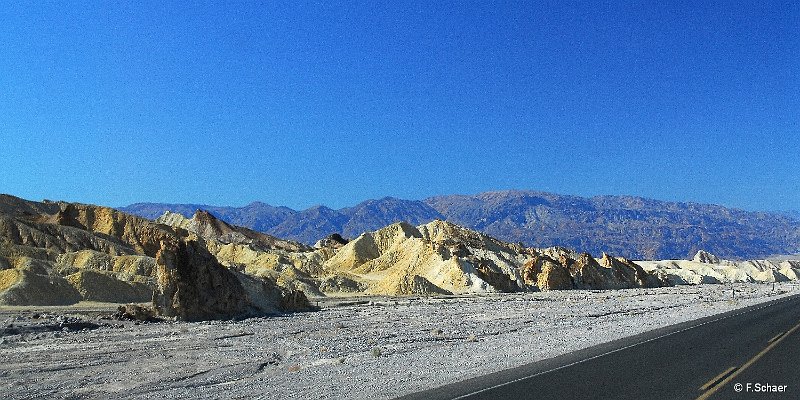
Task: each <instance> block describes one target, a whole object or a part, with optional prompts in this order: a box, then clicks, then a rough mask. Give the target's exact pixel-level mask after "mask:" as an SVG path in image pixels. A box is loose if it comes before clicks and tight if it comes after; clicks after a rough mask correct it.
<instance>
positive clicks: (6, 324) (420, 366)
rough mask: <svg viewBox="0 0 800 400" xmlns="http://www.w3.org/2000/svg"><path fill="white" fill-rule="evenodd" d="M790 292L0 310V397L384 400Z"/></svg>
mask: <svg viewBox="0 0 800 400" xmlns="http://www.w3.org/2000/svg"><path fill="white" fill-rule="evenodd" d="M734 290H735V293H734ZM798 291H800V283H797V282H787V283H778V284H775V285H772V284H736V285H698V286H678V287H672V288H658V289H630V290H619V291H579V290H572V291H552V292H542V293H525V294H496V295H485V296H463V297H461V296H451V297H444V298H355V299H347V298H327V299H320V300H319V305H320V307H321V308H322V309H321V311H316V312H308V313H301V314H294V315H285V316H274V317H268V318H251V319H247V320H242V321H212V322H196V323H187V322H162V323H140V324H136V323H133V322H130V321H117V320H113V319H105V318H103V316H104V315H107V314H111V312H112V311H113V309H114V307H115V306H114V305H109V304H96V303H95V304H92V303H81V304H79V305H77V306H72V307H14V308H10V307H5V308H2V309H0V321H2V325H0V335H2V336H0V378H2V380H0V397H2V398H8V399H13V398H31V397H39V398H109V397H110V398H154V397H159V398H170V399H171V398H197V397H201V398H248V399H249V398H269V399H272V398H275V399H278V398H281V399H283V398H303V399H312V398H313V399H317V398H319V399H343V398H350V399H386V398H392V397H396V396H399V395H403V394H406V393H410V392H415V391H419V390H423V389H427V388H432V387H436V386H440V385H443V384H447V383H452V382H458V381H461V380H464V379H467V378H470V377H474V376H479V375H483V374H487V373H490V372H494V371H498V370H501V369H505V368H510V367H514V366H518V365H521V364H525V363H529V362H533V361H537V360H542V359H545V358H550V357H554V356H557V355H560V354H564V353H567V352H570V351H573V350H577V349H581V348H585V347H589V346H592V345H595V344H599V343H602V342H607V341H611V340H614V339H618V338H622V337H625V336H630V335H634V334H637V333H641V332H644V331H647V330H651V329H655V328H658V327H663V326H668V325H672V324H675V323H679V322H683V321H687V320H692V319H696V318H701V317H705V316H709V315H713V314H717V313H721V312H725V311H730V310H733V309H737V308H740V307H745V306H749V305H753V304H757V303H761V302H764V301H768V300H772V299H776V298H779V297H782V296H787V295H790V294H794V293H797V292H798ZM709 340H713V338H710V339H709Z"/></svg>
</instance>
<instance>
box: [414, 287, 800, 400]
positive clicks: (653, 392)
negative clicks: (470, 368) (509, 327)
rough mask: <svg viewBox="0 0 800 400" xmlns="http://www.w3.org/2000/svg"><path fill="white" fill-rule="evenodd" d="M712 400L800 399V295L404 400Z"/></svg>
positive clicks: (449, 386)
mask: <svg viewBox="0 0 800 400" xmlns="http://www.w3.org/2000/svg"><path fill="white" fill-rule="evenodd" d="M748 383H749V384H750V386H749V389H748V386H747V384H748ZM737 384H741V392H736V390H735V389H737V388H738V386H737ZM764 385H772V386H769V387H767V388H768V389H772V390H781V389H780V387H778V386H779V385H786V387H784V388H783V390H784V391H783V392H764V391H763V390H765V389H764V388H765V386H764ZM757 389H758V390H762V391H758V392H757V391H756V390H757ZM707 398H708V399H739V398H741V399H754V398H758V399H765V398H776V399H800V295H795V296H792V297H788V298H784V299H780V300H776V301H773V302H770V303H766V304H762V305H757V306H753V307H749V308H746V309H743V310H737V311H732V312H729V313H726V314H722V315H717V316H712V317H708V318H703V319H701V320H697V321H690V322H686V323H682V324H678V325H674V326H671V327H667V328H662V329H658V330H655V331H651V332H646V333H643V334H640V335H637V336H634V337H631V338H626V339H621V340H617V341H614V342H611V343H606V344H602V345H599V346H595V347H592V348H589V349H584V350H581V351H577V352H573V353H570V354H567V355H564V356H561V357H556V358H553V359H550V360H544V361H540V362H536V363H532V364H529V365H525V366H522V367H518V368H514V369H510V370H506V371H501V372H497V373H494V374H490V375H486V376H482V377H478V378H474V379H470V380H467V381H464V382H459V383H456V384H452V385H447V386H443V387H440V388H436V389H432V390H428V391H425V392H420V393H415V394H412V395H409V396H405V397H403V398H402V399H404V400H412V399H470V400H478V399H493V400H494V399H707Z"/></svg>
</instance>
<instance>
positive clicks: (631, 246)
mask: <svg viewBox="0 0 800 400" xmlns="http://www.w3.org/2000/svg"><path fill="white" fill-rule="evenodd" d="M194 206H197V205H191V204H162V203H137V204H132V205H130V206H126V207H122V208H120V210H122V211H126V212H130V213H133V214H136V215H140V216H143V217H145V218H151V219H155V218H157V217H158V216H160V215H161V214H163V212H164V211H171V212H177V213H181V214H184V215H185V216H187V217H190V216H191V215H192V214H194V212H195V211H196V209H191V208H192V207H194ZM197 208H202V209H205V210H208V211H209V212H211V213H213V214H214V215H215V216H217V217H218V218H220V219H222V220H224V221H226V222H228V223H232V224H234V225H240V226H245V227H248V228H251V229H254V230H257V231H260V232H264V233H267V234H270V235H274V236H277V237H280V238H284V239H291V240H297V241H300V242H303V243H306V244H312V243H314V242H316V241H317V240H319V239H321V238H324V237H325V236H327V235H329V234H332V233H340V234H342V235H343V236H345V237H350V238H354V237H356V236H358V235H359V234H361V233H363V232H366V231H370V230H375V229H378V228H380V227H382V226H386V225H388V224H390V223H393V222H398V221H406V222H409V223H411V224H412V225H419V224H424V223H427V222H430V221H432V220H435V219H442V220H447V221H450V222H454V223H457V224H459V225H463V226H466V227H469V228H471V229H476V230H478V231H481V232H483V233H486V234H489V235H492V236H494V237H497V238H499V239H502V240H506V241H509V242H522V243H524V244H525V245H527V246H534V247H549V246H564V247H571V248H576V249H579V250H581V251H586V252H589V253H592V254H601V253H602V252H607V253H613V254H620V255H622V256H625V257H627V258H632V259H670V258H687V257H688V258H690V257H692V256H693V255H694V254H695V253H696V252H697V251H699V250H708V251H711V252H713V253H715V254H719V255H720V256H722V257H726V258H731V259H746V258H758V257H767V256H772V255H776V254H794V253H798V252H800V219H797V218H793V217H792V216H789V215H786V214H781V213H769V212H759V211H746V210H741V209H737V208H729V207H724V206H720V205H713V204H703V203H695V202H674V201H662V200H655V199H648V198H644V197H638V196H627V195H622V196H615V195H603V196H593V197H581V196H575V195H560V194H555V193H548V192H542V191H533V190H528V191H526V190H506V191H491V192H483V193H478V194H475V195H443V196H434V197H429V198H427V199H424V200H403V199H398V198H394V197H384V198H381V199H370V200H365V201H363V202H361V203H359V204H356V205H354V206H351V207H344V208H341V209H338V210H336V209H332V208H329V207H326V206H315V207H311V208H309V209H306V210H301V211H297V210H293V209H291V208H288V207H275V206H271V205H268V204H265V203H261V202H254V203H251V204H248V205H246V206H243V207H219V206H199V207H197Z"/></svg>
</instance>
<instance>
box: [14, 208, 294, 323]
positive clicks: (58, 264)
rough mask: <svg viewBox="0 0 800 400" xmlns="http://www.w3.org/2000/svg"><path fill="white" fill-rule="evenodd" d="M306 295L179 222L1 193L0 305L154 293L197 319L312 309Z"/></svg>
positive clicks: (171, 309) (167, 308)
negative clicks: (226, 255)
mask: <svg viewBox="0 0 800 400" xmlns="http://www.w3.org/2000/svg"><path fill="white" fill-rule="evenodd" d="M228 233H230V232H225V233H224V234H228ZM245 233H246V232H245ZM224 234H223V235H224ZM242 235H243V236H244V237H245V238H246V239H247V240H255V239H254V238H252V237H247V235H246V234H242ZM253 236H254V237H255V238H256V239H257V238H260V237H261V236H263V235H261V234H257V233H254V235H253ZM280 244H282V243H280V242H279V243H278V244H275V245H276V246H279V245H280ZM300 246H301V247H302V245H300ZM303 299H304V296H302V293H299V294H298V293H296V292H295V291H293V290H291V289H288V288H283V287H279V286H278V285H276V284H275V283H273V282H268V281H266V280H264V279H260V278H256V277H253V276H249V275H246V274H242V273H237V272H235V271H232V270H230V269H228V268H225V267H223V266H222V265H220V264H219V263H218V262H217V261H216V259H215V258H214V257H213V256H212V255H211V254H210V253H209V252H208V250H207V248H206V245H205V241H204V240H202V238H200V237H198V236H197V235H195V234H194V233H191V232H189V231H187V230H185V229H183V228H180V227H171V226H168V225H164V224H159V223H155V222H152V221H149V220H146V219H144V218H141V217H137V216H133V215H130V214H126V213H123V212H120V211H117V210H114V209H111V208H107V207H99V206H93V205H84V204H75V203H53V202H44V203H37V202H30V201H26V200H22V199H18V198H14V197H13V196H3V197H2V198H0V304H6V305H64V304H72V303H75V302H77V301H81V300H86V301H112V302H148V301H152V302H153V304H154V306H156V308H157V309H158V310H159V311H160V312H161V314H162V315H165V316H174V317H178V318H182V319H187V320H197V319H216V318H232V317H239V316H246V315H259V314H265V313H275V312H285V311H293V310H298V309H307V308H308V307H309V306H308V302H307V301H305V302H304V301H303Z"/></svg>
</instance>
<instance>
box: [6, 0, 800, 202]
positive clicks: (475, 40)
mask: <svg viewBox="0 0 800 400" xmlns="http://www.w3.org/2000/svg"><path fill="white" fill-rule="evenodd" d="M22 3H23V4H24V5H17V6H12V5H7V4H4V5H3V7H2V8H0V192H6V193H10V194H14V195H17V196H22V197H25V198H30V199H42V198H48V199H54V200H55V199H64V200H70V201H80V202H86V203H96V204H104V205H111V206H121V205H125V204H128V203H132V202H138V201H158V202H192V203H205V204H217V205H243V204H246V203H249V202H251V201H254V200H261V201H265V202H267V203H270V204H275V205H288V206H290V207H294V208H305V207H308V206H310V205H313V204H326V205H329V206H333V207H341V206H345V205H351V204H355V203H357V202H359V201H361V200H364V199H367V198H376V197H383V196H396V197H400V198H407V199H421V198H425V197H427V196H431V195H437V194H453V193H464V194H470V193H477V192H481V191H488V190H498V189H511V188H517V189H536V190H545V191H552V192H557V193H565V194H577V195H596V194H632V195H641V196H646V197H652V198H657V199H665V200H679V201H698V202H710V203H717V204H724V205H728V206H735V207H739V208H745V209H751V210H785V209H795V210H797V209H800V174H799V173H798V171H800V150H799V149H800V124H799V122H800V6H798V4H797V3H796V2H793V1H781V2H769V1H765V2H760V1H743V2H741V4H739V5H735V3H739V2H734V1H709V2H700V3H704V4H702V5H698V4H696V3H698V2H692V1H685V2H652V1H645V2H635V3H634V2H630V3H629V2H619V3H617V2H611V3H607V2H598V3H594V2H592V4H588V2H583V1H579V2H574V3H575V4H569V5H567V4H564V3H567V2H562V1H553V2H531V1H526V2H514V3H512V2H498V3H490V2H475V3H470V2H461V1H459V2H453V3H448V4H445V3H444V2H430V1H424V2H417V3H407V2H398V1H389V2H377V1H366V2H360V3H359V4H356V2H349V1H348V2H343V3H342V4H333V3H330V4H329V3H325V2H322V3H320V2H313V3H298V2H294V1H289V2H285V3H282V2H267V3H269V5H258V4H256V2H253V4H249V5H248V4H243V3H240V2H225V3H226V4H225V5H214V4H212V3H198V4H192V5H182V4H180V3H181V2H169V3H175V4H170V5H165V4H163V3H164V2H161V1H158V2H151V3H149V4H146V3H145V2H92V1H87V2H81V4H80V5H77V4H75V3H78V2H66V3H70V4H68V5H60V4H58V3H49V2H48V3H49V4H47V5H43V4H40V3H44V2H32V3H27V2H22ZM429 3H435V5H431V4H429ZM570 3H571V2H570ZM661 3H665V4H661ZM762 3H764V4H762Z"/></svg>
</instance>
